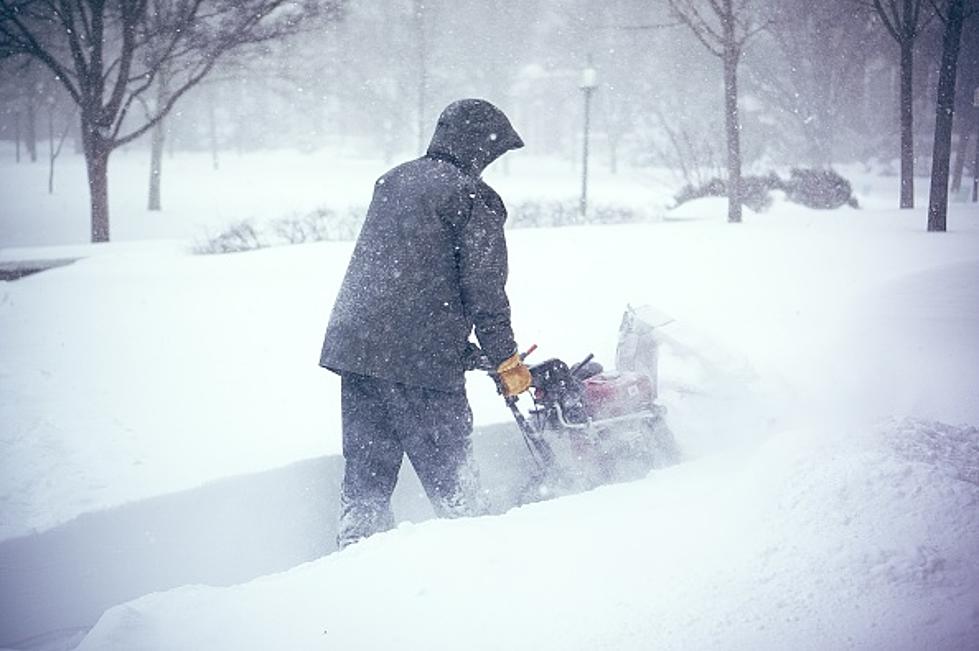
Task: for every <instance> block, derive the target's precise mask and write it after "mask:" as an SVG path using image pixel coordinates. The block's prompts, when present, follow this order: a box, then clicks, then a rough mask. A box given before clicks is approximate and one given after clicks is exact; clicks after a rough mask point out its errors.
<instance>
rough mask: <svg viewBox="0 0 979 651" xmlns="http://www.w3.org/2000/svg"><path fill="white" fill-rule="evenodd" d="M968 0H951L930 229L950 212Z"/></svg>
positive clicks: (938, 226)
mask: <svg viewBox="0 0 979 651" xmlns="http://www.w3.org/2000/svg"><path fill="white" fill-rule="evenodd" d="M964 4H965V0H951V1H950V2H949V4H948V17H947V18H946V21H945V34H944V36H943V38H942V67H941V72H940V73H939V77H938V98H937V101H936V107H937V108H936V109H935V146H934V149H933V152H934V153H933V154H932V157H931V190H930V192H929V197H928V230H929V231H940V232H944V231H945V221H946V214H947V212H948V166H949V159H950V158H951V154H952V119H953V117H954V115H955V70H956V67H957V65H958V60H959V45H960V44H961V42H962V21H963V14H964V12H965V6H964Z"/></svg>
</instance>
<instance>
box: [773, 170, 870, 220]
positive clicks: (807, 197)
mask: <svg viewBox="0 0 979 651" xmlns="http://www.w3.org/2000/svg"><path fill="white" fill-rule="evenodd" d="M785 196H786V198H787V199H788V200H789V201H794V202H795V203H800V204H802V205H803V206H808V207H810V208H824V209H830V210H831V209H833V208H839V207H840V206H843V205H849V206H852V207H854V208H856V207H858V204H857V200H856V197H854V196H853V188H851V187H850V182H849V181H847V180H846V179H845V178H843V177H842V176H840V175H839V174H837V173H836V172H834V171H833V170H821V169H799V168H796V169H793V170H792V171H791V172H790V173H789V180H788V181H786V182H785Z"/></svg>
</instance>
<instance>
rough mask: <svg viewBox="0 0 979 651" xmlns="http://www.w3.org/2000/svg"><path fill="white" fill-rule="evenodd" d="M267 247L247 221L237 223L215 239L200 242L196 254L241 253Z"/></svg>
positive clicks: (195, 250)
mask: <svg viewBox="0 0 979 651" xmlns="http://www.w3.org/2000/svg"><path fill="white" fill-rule="evenodd" d="M264 246H265V243H264V242H263V241H262V238H261V236H260V235H259V233H258V231H257V230H256V229H255V226H254V225H253V224H252V223H251V222H249V221H247V220H245V221H240V222H235V223H234V224H232V225H231V226H229V227H228V228H226V229H225V230H223V231H222V232H220V233H218V234H217V235H216V236H214V237H210V238H208V239H207V240H205V241H204V242H198V244H197V245H196V246H195V247H194V252H195V253H203V254H214V253H240V252H241V251H254V250H255V249H261V248H262V247H264Z"/></svg>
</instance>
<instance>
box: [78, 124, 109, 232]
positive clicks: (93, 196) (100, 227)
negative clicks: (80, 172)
mask: <svg viewBox="0 0 979 651" xmlns="http://www.w3.org/2000/svg"><path fill="white" fill-rule="evenodd" d="M82 120H83V121H82V137H83V138H84V143H85V168H86V170H87V171H88V191H89V200H90V206H91V211H92V213H91V215H92V241H93V242H108V241H109V154H111V153H112V149H111V148H110V147H109V144H108V143H107V142H105V140H104V139H103V138H102V136H101V134H100V133H99V132H98V128H97V127H96V126H95V125H94V124H88V123H87V122H88V121H87V120H86V119H85V118H82Z"/></svg>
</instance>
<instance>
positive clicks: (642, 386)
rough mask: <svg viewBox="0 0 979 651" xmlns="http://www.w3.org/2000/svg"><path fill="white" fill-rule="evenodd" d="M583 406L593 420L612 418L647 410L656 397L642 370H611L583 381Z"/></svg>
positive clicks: (651, 384)
mask: <svg viewBox="0 0 979 651" xmlns="http://www.w3.org/2000/svg"><path fill="white" fill-rule="evenodd" d="M584 385H585V407H586V409H587V411H588V415H589V416H591V417H592V418H595V419H601V418H615V417H616V416H625V415H627V414H634V413H636V412H638V411H642V410H644V409H650V408H651V407H652V405H653V401H654V400H655V399H656V391H655V390H654V388H653V383H652V381H651V380H650V379H649V377H648V376H647V375H645V374H644V373H636V372H634V371H613V372H611V373H600V374H599V375H595V376H593V377H590V378H588V379H587V380H585V381H584Z"/></svg>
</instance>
